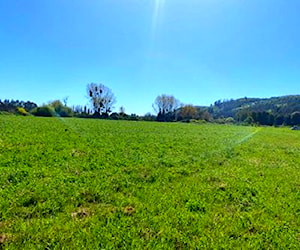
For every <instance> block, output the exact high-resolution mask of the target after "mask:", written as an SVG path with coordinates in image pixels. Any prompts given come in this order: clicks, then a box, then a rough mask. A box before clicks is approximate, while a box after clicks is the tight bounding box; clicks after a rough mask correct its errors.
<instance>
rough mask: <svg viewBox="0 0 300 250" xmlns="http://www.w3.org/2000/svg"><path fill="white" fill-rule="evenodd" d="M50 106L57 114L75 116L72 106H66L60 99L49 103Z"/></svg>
mask: <svg viewBox="0 0 300 250" xmlns="http://www.w3.org/2000/svg"><path fill="white" fill-rule="evenodd" d="M49 106H50V107H52V108H53V109H54V111H55V112H56V114H57V115H58V116H61V117H71V116H73V111H72V109H71V108H69V107H67V106H65V105H64V104H63V103H62V102H61V101H60V100H55V101H52V102H50V103H49Z"/></svg>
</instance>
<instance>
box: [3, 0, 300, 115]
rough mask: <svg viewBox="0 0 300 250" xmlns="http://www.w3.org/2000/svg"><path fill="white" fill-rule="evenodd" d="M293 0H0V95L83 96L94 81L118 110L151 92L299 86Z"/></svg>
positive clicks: (299, 41) (298, 25)
mask: <svg viewBox="0 0 300 250" xmlns="http://www.w3.org/2000/svg"><path fill="white" fill-rule="evenodd" d="M299 11H300V1H299V0H0V99H5V98H8V99H20V100H25V101H27V100H30V101H34V102H36V103H37V104H39V105H40V104H42V103H47V102H48V101H51V100H54V99H61V100H62V99H63V98H64V97H66V96H68V97H69V101H68V104H69V105H86V104H87V103H88V99H87V98H86V85H87V83H90V82H96V83H103V84H104V85H106V86H108V87H109V88H111V89H112V91H113V92H114V93H115V95H116V98H117V103H116V105H115V107H116V108H115V111H118V110H119V107H120V106H124V107H125V111H126V112H127V113H129V114H130V113H137V114H140V115H143V114H145V113H146V112H153V109H152V103H153V102H154V99H155V97H156V96H157V95H160V94H172V95H174V96H175V97H176V98H177V99H179V100H180V101H181V102H183V103H186V104H194V105H210V104H211V103H213V102H214V101H216V100H218V99H230V98H239V97H245V96H247V97H271V96H280V95H288V94H300V93H299V92H300V85H299V80H300V14H299V13H300V12H299Z"/></svg>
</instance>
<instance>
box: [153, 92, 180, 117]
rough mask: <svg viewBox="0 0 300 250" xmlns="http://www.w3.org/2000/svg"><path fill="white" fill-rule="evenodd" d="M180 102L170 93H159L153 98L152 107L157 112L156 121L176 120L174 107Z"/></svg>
mask: <svg viewBox="0 0 300 250" xmlns="http://www.w3.org/2000/svg"><path fill="white" fill-rule="evenodd" d="M179 105H180V102H179V100H177V99H176V98H175V97H174V96H172V95H165V94H163V95H160V96H157V97H156V99H155V102H154V104H153V105H152V106H153V109H154V110H155V112H156V113H157V118H156V119H157V120H158V121H174V120H176V117H175V116H176V112H175V111H176V109H177V108H178V107H179Z"/></svg>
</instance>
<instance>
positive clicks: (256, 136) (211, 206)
mask: <svg viewBox="0 0 300 250" xmlns="http://www.w3.org/2000/svg"><path fill="white" fill-rule="evenodd" d="M299 155H300V133H299V132H298V131H291V130H289V129H285V128H270V127H269V128H268V127H265V128H257V127H246V126H221V125H212V124H208V125H195V124H183V123H147V122H126V121H106V120H95V119H76V118H69V119H64V118H38V117H20V116H19V117H16V116H0V186H1V189H0V197H1V199H0V248H1V247H4V248H5V249H82V248H87V249H102V248H103V249H104V248H105V249H111V248H115V249H175V248H176V249H195V248H198V249H202V248H210V249H232V248H239V249H240V248H243V249H247V248H252V249H299V248H300V209H299V208H300V185H299V179H300V172H299V166H300V158H299Z"/></svg>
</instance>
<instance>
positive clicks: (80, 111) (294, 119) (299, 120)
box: [0, 83, 300, 126]
mask: <svg viewBox="0 0 300 250" xmlns="http://www.w3.org/2000/svg"><path fill="white" fill-rule="evenodd" d="M86 94H87V97H88V99H89V102H90V105H89V106H81V105H77V106H73V107H68V106H67V98H64V100H63V101H60V100H54V101H51V102H49V103H48V104H45V105H42V106H38V105H37V104H35V103H33V102H30V101H26V102H24V101H19V100H16V101H14V100H4V101H1V100H0V113H5V112H7V113H15V114H20V115H34V116H48V117H51V116H60V117H82V118H103V119H114V120H145V121H159V122H176V121H183V122H191V121H192V122H215V123H230V124H233V123H237V124H246V125H251V124H256V125H269V126H281V125H299V124H300V96H284V97H274V98H264V99H259V98H247V97H245V98H240V99H237V100H224V101H221V100H218V101H216V102H215V103H214V104H212V105H211V106H209V107H204V106H202V107H201V106H194V105H192V104H182V103H181V102H180V101H179V100H178V99H177V98H175V97H174V96H173V95H167V94H161V95H158V96H157V97H156V98H155V100H154V102H153V105H152V106H153V110H154V111H155V115H152V114H151V113H147V114H145V115H144V116H138V115H136V114H130V115H129V114H126V112H125V108H124V107H123V106H122V107H121V108H120V110H119V112H113V110H114V105H115V103H116V97H115V95H114V93H113V92H112V90H111V89H110V88H109V87H107V86H105V85H104V84H101V83H100V84H97V83H89V84H87V86H86Z"/></svg>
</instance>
